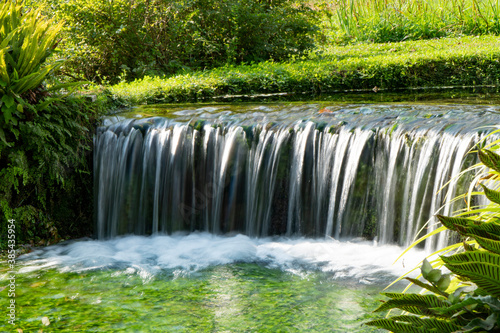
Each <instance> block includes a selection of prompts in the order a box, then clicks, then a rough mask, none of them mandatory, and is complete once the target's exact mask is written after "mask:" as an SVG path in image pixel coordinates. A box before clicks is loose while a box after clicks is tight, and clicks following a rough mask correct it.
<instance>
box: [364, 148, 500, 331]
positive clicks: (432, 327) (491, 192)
mask: <svg viewBox="0 0 500 333" xmlns="http://www.w3.org/2000/svg"><path fill="white" fill-rule="evenodd" d="M479 158H480V159H481V163H482V164H483V165H484V166H486V167H488V168H489V170H490V171H489V172H488V173H487V175H485V177H484V178H483V181H484V182H489V183H490V184H491V185H490V186H491V187H492V188H494V189H492V188H488V187H487V186H485V185H483V184H481V186H482V187H483V189H484V195H485V196H486V198H488V199H489V200H490V201H491V203H490V204H489V205H488V207H486V208H484V209H477V210H473V211H472V212H468V214H467V215H469V216H467V217H446V216H440V215H438V218H439V220H440V221H441V223H442V224H443V225H444V227H446V228H447V229H449V230H453V231H456V232H458V233H459V234H460V235H461V236H462V237H463V239H464V243H463V248H462V251H458V253H455V254H452V255H449V256H441V257H440V260H439V261H441V262H442V263H443V264H444V266H445V267H446V268H447V269H449V270H450V271H451V273H453V274H455V277H456V279H457V280H456V281H455V283H452V284H451V283H450V282H451V279H450V275H449V274H442V272H441V270H439V269H437V268H433V267H432V266H431V264H430V263H429V262H428V261H427V260H424V264H423V265H422V268H421V272H422V277H423V278H424V279H425V280H426V281H427V282H423V281H421V280H417V279H411V278H408V280H409V281H411V282H412V283H415V284H416V285H417V286H420V287H422V288H423V289H424V290H425V291H427V292H430V293H428V294H404V293H385V295H386V296H387V297H389V298H390V300H388V301H385V302H383V303H382V305H381V306H380V307H379V308H378V309H377V310H376V311H386V310H390V309H396V308H397V309H401V310H404V311H406V313H404V314H402V315H396V316H392V317H389V318H385V319H378V320H374V321H371V322H369V323H367V325H372V326H377V327H380V328H385V329H387V330H390V331H392V332H405V333H410V332H442V333H446V332H477V331H481V332H498V331H500V222H499V210H498V208H499V207H500V192H499V191H497V190H496V189H498V181H499V176H500V155H498V154H496V153H495V152H493V151H491V150H487V149H484V150H481V151H479Z"/></svg>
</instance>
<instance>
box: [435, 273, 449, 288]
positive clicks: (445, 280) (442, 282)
mask: <svg viewBox="0 0 500 333" xmlns="http://www.w3.org/2000/svg"><path fill="white" fill-rule="evenodd" d="M450 283H451V276H450V274H443V275H442V276H441V278H440V279H439V280H438V282H436V287H437V288H438V289H439V290H441V291H446V289H448V287H449V286H450Z"/></svg>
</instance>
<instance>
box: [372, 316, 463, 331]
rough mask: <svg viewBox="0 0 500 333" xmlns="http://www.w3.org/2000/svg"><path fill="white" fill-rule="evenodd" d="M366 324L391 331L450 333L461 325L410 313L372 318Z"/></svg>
mask: <svg viewBox="0 0 500 333" xmlns="http://www.w3.org/2000/svg"><path fill="white" fill-rule="evenodd" d="M366 325H371V326H377V327H382V328H385V329H387V330H390V331H392V332H440V333H451V332H455V331H457V330H459V329H460V328H461V327H460V326H458V325H456V324H454V323H453V322H452V321H450V320H440V319H435V318H419V317H417V316H412V315H403V316H394V317H391V318H388V319H378V320H373V321H371V322H369V323H366Z"/></svg>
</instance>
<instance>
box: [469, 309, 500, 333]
mask: <svg viewBox="0 0 500 333" xmlns="http://www.w3.org/2000/svg"><path fill="white" fill-rule="evenodd" d="M497 319H498V314H497V313H492V314H491V315H489V316H488V318H486V320H483V319H481V318H476V319H473V320H472V321H471V322H470V323H469V324H468V325H467V326H465V327H464V329H466V330H476V329H484V330H487V331H490V330H491V329H492V328H493V327H495V324H496V322H497Z"/></svg>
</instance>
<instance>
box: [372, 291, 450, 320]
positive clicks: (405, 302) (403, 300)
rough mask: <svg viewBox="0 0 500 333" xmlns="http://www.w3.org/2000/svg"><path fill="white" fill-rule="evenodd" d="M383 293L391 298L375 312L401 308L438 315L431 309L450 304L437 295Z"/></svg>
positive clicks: (419, 313)
mask: <svg viewBox="0 0 500 333" xmlns="http://www.w3.org/2000/svg"><path fill="white" fill-rule="evenodd" d="M383 295H385V296H387V297H389V298H391V299H390V300H388V301H386V302H383V303H382V304H381V305H380V306H379V307H378V308H377V309H376V310H375V312H380V311H386V310H390V309H395V308H399V309H402V310H404V311H407V312H411V313H414V314H417V315H425V316H436V315H439V314H437V313H435V312H434V311H432V310H430V309H431V308H444V307H446V306H449V303H448V302H447V301H446V300H443V299H441V298H439V297H437V296H436V295H419V294H402V293H383Z"/></svg>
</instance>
